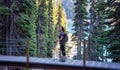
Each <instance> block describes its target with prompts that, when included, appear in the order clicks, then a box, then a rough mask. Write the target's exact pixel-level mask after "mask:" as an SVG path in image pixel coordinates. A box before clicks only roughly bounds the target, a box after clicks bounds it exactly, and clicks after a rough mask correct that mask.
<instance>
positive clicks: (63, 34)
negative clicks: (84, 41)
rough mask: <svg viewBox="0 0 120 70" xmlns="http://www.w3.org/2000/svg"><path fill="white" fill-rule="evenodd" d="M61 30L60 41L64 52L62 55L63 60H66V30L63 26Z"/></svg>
mask: <svg viewBox="0 0 120 70" xmlns="http://www.w3.org/2000/svg"><path fill="white" fill-rule="evenodd" d="M59 31H60V34H59V42H60V51H61V53H62V56H61V61H65V56H66V53H65V40H64V39H65V30H64V28H63V27H62V26H60V28H59Z"/></svg>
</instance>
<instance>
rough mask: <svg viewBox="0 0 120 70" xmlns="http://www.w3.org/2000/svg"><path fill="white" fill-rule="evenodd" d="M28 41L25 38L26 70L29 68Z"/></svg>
mask: <svg viewBox="0 0 120 70" xmlns="http://www.w3.org/2000/svg"><path fill="white" fill-rule="evenodd" d="M29 42H30V41H29V39H28V38H27V40H26V43H27V47H26V55H27V57H26V61H27V63H26V67H27V68H29V50H30V43H29Z"/></svg>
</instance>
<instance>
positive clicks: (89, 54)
mask: <svg viewBox="0 0 120 70" xmlns="http://www.w3.org/2000/svg"><path fill="white" fill-rule="evenodd" d="M90 57H91V51H90V36H88V60H90V59H91V58H90Z"/></svg>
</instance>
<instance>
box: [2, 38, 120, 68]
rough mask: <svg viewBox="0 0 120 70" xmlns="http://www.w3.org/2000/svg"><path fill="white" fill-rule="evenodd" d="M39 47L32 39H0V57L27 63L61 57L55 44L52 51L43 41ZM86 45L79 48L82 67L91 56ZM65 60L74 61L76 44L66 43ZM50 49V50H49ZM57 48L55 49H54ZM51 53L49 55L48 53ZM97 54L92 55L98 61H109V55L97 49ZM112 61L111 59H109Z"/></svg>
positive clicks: (115, 56) (117, 56) (76, 50)
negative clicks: (23, 59) (18, 59)
mask: <svg viewBox="0 0 120 70" xmlns="http://www.w3.org/2000/svg"><path fill="white" fill-rule="evenodd" d="M38 44H39V45H40V46H38V47H37V43H36V41H33V40H32V39H8V38H3V37H0V55H8V56H25V57H27V62H28V63H29V57H38V58H53V59H55V60H56V59H60V57H61V51H60V48H59V44H57V46H58V47H55V46H54V45H53V47H52V49H51V47H49V46H47V45H46V43H45V42H44V41H43V42H42V41H40V42H39V43H38ZM87 44H88V43H87V42H86V41H85V40H84V41H83V46H82V47H81V51H80V52H79V53H81V59H82V60H83V64H84V67H85V65H86V60H88V59H90V58H91V56H90V54H89V51H90V50H87V49H89V47H88V45H87ZM65 47H66V59H73V60H74V59H75V60H77V58H75V56H77V54H78V49H77V44H76V43H73V42H72V43H69V42H68V43H66V46H65ZM49 48H50V49H49ZM55 48H57V49H55ZM48 51H49V52H52V53H51V54H50V53H49V52H48ZM97 51H98V52H94V51H93V54H92V55H94V56H95V57H96V58H98V60H100V59H104V60H105V58H106V59H109V57H110V56H108V55H109V54H106V55H105V54H104V53H101V51H99V50H98V49H97ZM113 51H119V50H113ZM111 57H113V58H120V55H117V54H116V55H112V56H111ZM109 60H112V59H109ZM27 67H29V64H27Z"/></svg>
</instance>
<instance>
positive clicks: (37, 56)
mask: <svg viewBox="0 0 120 70" xmlns="http://www.w3.org/2000/svg"><path fill="white" fill-rule="evenodd" d="M36 38H37V39H36V40H37V48H36V55H37V57H38V56H39V54H38V52H39V51H38V49H39V34H37V37H36Z"/></svg>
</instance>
